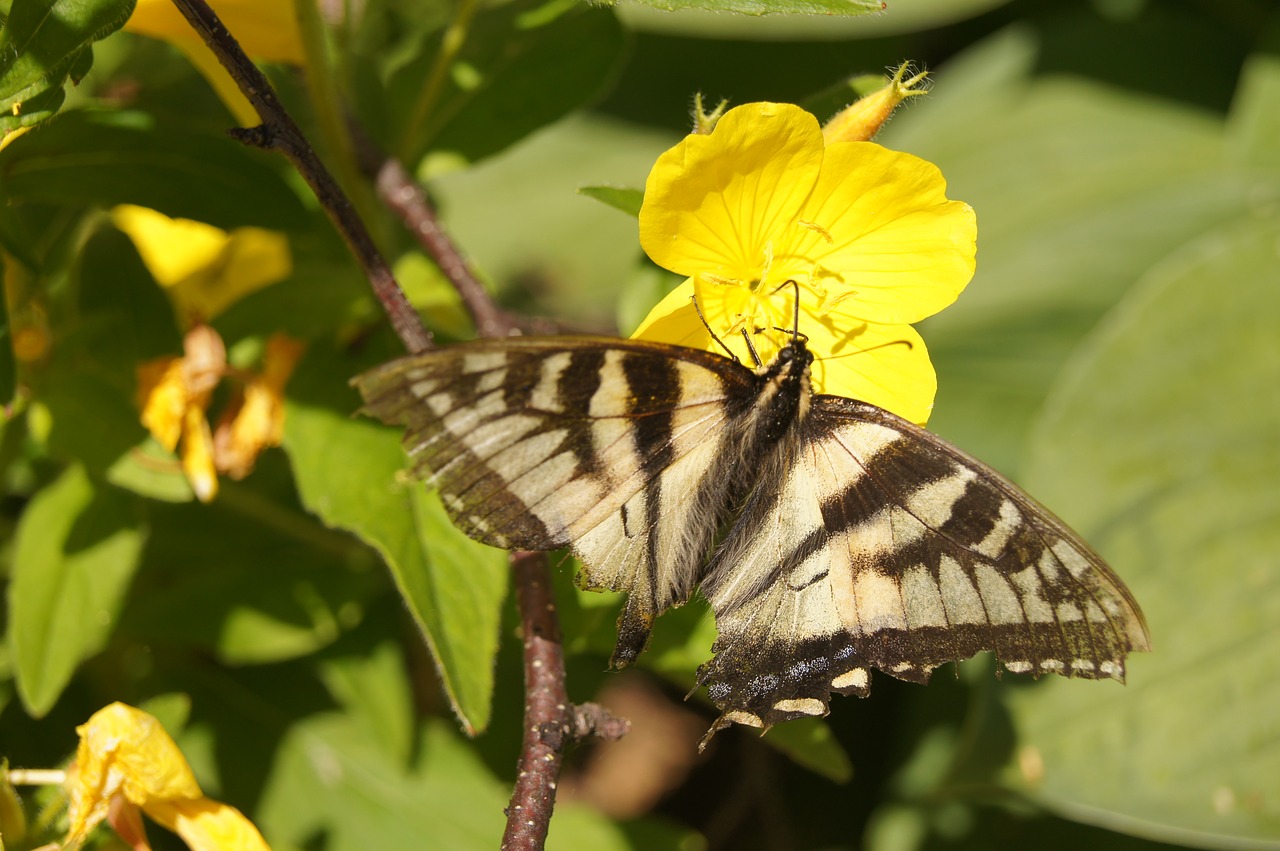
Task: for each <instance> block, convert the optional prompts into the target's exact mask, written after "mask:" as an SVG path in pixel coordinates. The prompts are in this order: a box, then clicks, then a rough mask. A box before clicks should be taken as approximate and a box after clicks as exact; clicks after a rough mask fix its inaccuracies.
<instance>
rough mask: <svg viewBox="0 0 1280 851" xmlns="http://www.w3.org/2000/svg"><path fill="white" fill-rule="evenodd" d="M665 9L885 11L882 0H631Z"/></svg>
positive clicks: (767, 12) (752, 12) (802, 12)
mask: <svg viewBox="0 0 1280 851" xmlns="http://www.w3.org/2000/svg"><path fill="white" fill-rule="evenodd" d="M631 2H633V3H635V4H636V5H640V6H650V7H652V8H654V9H660V10H662V11H664V12H675V11H684V10H687V9H702V10H705V11H708V12H734V13H736V14H739V15H831V16H839V17H846V18H848V17H855V16H857V15H870V14H872V13H875V12H882V11H884V8H885V7H884V3H882V2H881V1H880V0H631Z"/></svg>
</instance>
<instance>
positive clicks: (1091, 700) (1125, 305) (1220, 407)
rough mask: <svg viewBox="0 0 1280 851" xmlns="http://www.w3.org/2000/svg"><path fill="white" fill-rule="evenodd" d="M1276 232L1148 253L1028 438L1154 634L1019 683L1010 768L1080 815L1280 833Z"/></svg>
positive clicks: (1270, 226)
mask: <svg viewBox="0 0 1280 851" xmlns="http://www.w3.org/2000/svg"><path fill="white" fill-rule="evenodd" d="M1278 245H1280V220H1278V219H1276V218H1275V217H1274V216H1272V217H1271V218H1257V219H1252V220H1244V221H1242V222H1239V223H1237V224H1236V225H1234V226H1232V227H1230V228H1224V229H1222V230H1220V231H1217V232H1215V233H1212V234H1208V235H1206V236H1204V237H1202V238H1201V239H1199V240H1197V241H1196V242H1194V243H1192V244H1191V245H1188V246H1186V247H1185V249H1184V250H1182V251H1179V252H1177V253H1176V254H1174V255H1173V256H1171V257H1170V258H1169V259H1168V260H1166V261H1165V262H1164V263H1162V264H1161V265H1160V266H1159V267H1157V268H1156V269H1154V270H1153V271H1152V273H1151V274H1150V275H1149V276H1148V277H1147V278H1146V279H1145V280H1144V281H1143V282H1142V283H1141V284H1140V285H1139V286H1138V287H1136V288H1135V290H1134V291H1133V292H1131V293H1130V294H1129V295H1128V296H1127V297H1126V298H1125V300H1124V301H1123V302H1121V304H1120V305H1119V306H1118V307H1117V308H1116V309H1115V311H1114V312H1113V313H1112V314H1110V315H1109V316H1108V317H1107V321H1106V322H1105V324H1104V325H1103V327H1101V328H1099V330H1098V332H1097V333H1096V334H1095V335H1093V336H1092V337H1090V338H1089V340H1088V342H1087V343H1086V345H1085V346H1083V347H1082V349H1081V350H1080V352H1079V353H1078V354H1077V356H1076V357H1075V358H1074V359H1073V360H1072V362H1071V364H1070V367H1069V369H1068V370H1067V371H1066V373H1065V374H1064V377H1063V380H1062V382H1061V384H1060V385H1059V386H1058V387H1057V388H1056V389H1055V391H1054V393H1053V394H1052V396H1051V397H1050V399H1049V402H1048V403H1047V407H1046V411H1045V414H1044V417H1043V420H1042V422H1041V423H1040V425H1039V427H1038V428H1037V430H1036V432H1035V434H1034V440H1033V442H1032V446H1031V452H1030V455H1029V459H1028V462H1027V468H1028V469H1027V479H1028V482H1029V484H1030V485H1031V487H1032V489H1033V490H1034V492H1035V493H1036V494H1037V495H1038V496H1039V497H1041V498H1042V499H1044V500H1045V501H1046V502H1048V503H1049V504H1051V505H1054V506H1056V507H1057V508H1058V509H1059V510H1060V511H1061V513H1062V514H1063V516H1064V517H1065V519H1066V520H1068V521H1069V522H1072V523H1074V524H1075V525H1076V526H1077V528H1079V529H1080V530H1081V531H1082V532H1083V533H1084V534H1085V537H1086V538H1089V539H1091V540H1092V541H1093V542H1094V543H1095V544H1096V545H1097V546H1098V547H1099V549H1100V550H1101V551H1102V553H1103V554H1104V555H1105V556H1106V557H1107V558H1108V560H1109V561H1110V562H1111V563H1112V564H1113V565H1114V566H1115V567H1116V569H1117V572H1118V573H1119V574H1120V575H1121V576H1122V577H1123V578H1124V580H1125V581H1126V582H1127V583H1128V584H1129V586H1130V588H1131V589H1132V590H1133V593H1134V595H1135V597H1136V598H1137V600H1138V602H1139V604H1140V605H1141V606H1142V608H1143V610H1144V611H1145V613H1146V616H1147V619H1148V622H1149V624H1150V628H1151V636H1152V644H1153V647H1154V649H1153V651H1152V652H1151V653H1150V654H1149V655H1148V654H1139V655H1138V656H1136V657H1134V658H1131V660H1130V665H1129V685H1128V686H1127V687H1121V686H1119V685H1117V684H1114V683H1081V682H1070V681H1066V680H1060V679H1056V678H1049V680H1051V681H1046V682H1042V683H1041V684H1039V685H1037V686H1035V687H1029V688H1017V689H1009V690H1008V694H1007V698H1008V701H1009V705H1010V706H1011V708H1012V711H1013V713H1014V717H1015V719H1016V723H1017V728H1018V732H1019V737H1020V746H1021V755H1020V758H1019V760H1018V763H1019V765H1020V766H1021V771H1020V772H1011V776H1010V778H1009V780H1010V782H1012V783H1015V784H1017V785H1018V786H1020V787H1022V788H1025V789H1026V790H1027V791H1028V792H1030V793H1031V794H1033V795H1035V796H1036V797H1037V798H1039V799H1041V800H1043V801H1044V802H1046V803H1047V804H1049V805H1050V806H1051V807H1053V808H1054V809H1056V810H1058V811H1059V812H1061V813H1063V814H1065V815H1068V816H1069V817H1071V818H1075V819H1078V820H1081V821H1089V822H1093V823H1095V824H1101V825H1104V826H1107V827H1110V828H1112V829H1118V830H1124V831H1127V832H1132V833H1137V834H1141V835H1145V836H1149V837H1154V838H1159V839H1164V840H1167V841H1171V842H1178V843H1185V844H1187V845H1198V846H1204V847H1218V848H1227V847H1257V848H1262V847H1280V840H1278V839H1277V837H1280V799H1277V798H1276V796H1275V794H1274V790H1275V788H1276V787H1275V782H1276V776H1277V771H1278V770H1280V679H1277V678H1276V676H1275V672H1276V671H1277V670H1280V643H1278V642H1277V641H1276V624H1277V623H1280V572H1278V571H1277V569H1276V553H1277V552H1280V488H1277V486H1276V483H1277V482H1278V481H1280V440H1277V437H1278V436H1280V394H1277V393H1276V392H1275V388H1277V387H1280V334H1277V333H1276V316H1277V315H1280V278H1277V275H1276V258H1277V246H1278ZM1249 843H1253V844H1249Z"/></svg>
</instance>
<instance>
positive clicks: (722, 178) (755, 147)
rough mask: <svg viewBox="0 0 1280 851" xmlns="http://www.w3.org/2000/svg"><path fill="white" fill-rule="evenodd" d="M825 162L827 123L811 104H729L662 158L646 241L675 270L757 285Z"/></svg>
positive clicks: (650, 185)
mask: <svg viewBox="0 0 1280 851" xmlns="http://www.w3.org/2000/svg"><path fill="white" fill-rule="evenodd" d="M821 164H822V131H821V129H820V128H819V127H818V122H817V119H815V118H814V117H813V116H812V115H810V114H809V113H807V112H805V111H804V110H803V109H800V108H799V107H797V106H792V105H790V104H774V103H754V104H748V105H746V106H740V107H737V108H735V109H731V110H729V111H728V112H727V113H725V115H724V116H723V117H722V118H721V119H720V120H719V122H717V124H716V127H715V130H714V131H712V133H711V134H710V135H707V136H699V135H693V136H687V137H685V139H684V141H682V142H680V143H679V144H678V145H676V146H675V147H674V148H672V149H671V150H669V151H667V152H666V153H664V154H663V155H662V156H661V157H659V158H658V162H657V163H656V164H655V165H654V167H653V171H652V172H650V174H649V179H648V181H647V182H646V183H645V198H644V206H643V207H642V208H641V210H640V244H641V245H642V246H643V247H644V250H645V252H646V253H647V254H648V255H649V256H650V257H651V258H652V259H653V261H654V262H655V263H657V264H658V265H659V266H663V267H664V268H667V269H670V270H671V271H673V272H676V273H677V274H681V275H695V274H708V273H710V274H714V275H717V276H722V277H724V278H726V279H732V280H736V281H739V282H740V283H743V284H752V283H755V282H756V281H758V280H759V279H760V278H761V277H762V276H763V275H764V274H765V273H766V272H767V270H768V266H769V256H770V254H771V252H772V250H773V244H774V243H775V242H776V241H778V240H779V239H781V238H783V237H785V236H787V235H788V234H789V232H790V230H791V229H793V228H794V227H795V225H794V222H795V219H796V216H797V214H798V213H799V211H800V209H801V207H802V206H803V205H804V202H805V199H806V198H808V196H809V191H810V189H811V188H812V187H813V184H814V182H815V181H816V180H817V178H818V171H819V168H820V167H821ZM780 282H781V281H779V283H780Z"/></svg>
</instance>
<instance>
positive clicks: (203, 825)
mask: <svg viewBox="0 0 1280 851" xmlns="http://www.w3.org/2000/svg"><path fill="white" fill-rule="evenodd" d="M143 811H144V812H145V813H146V814H147V815H149V816H151V818H153V819H155V820H156V821H157V822H158V823H160V824H162V825H164V826H165V827H167V828H169V829H170V830H172V831H173V832H174V833H176V834H178V835H179V836H181V837H182V839H183V841H185V842H186V843H187V845H188V846H189V847H190V848H191V849H192V851H271V848H270V846H269V845H267V842H266V840H265V839H263V838H262V834H261V833H259V832H258V828H256V827H254V824H253V822H251V821H249V819H247V818H245V816H244V814H243V813H241V812H240V811H239V810H237V809H236V808H235V807H233V806H231V805H229V804H221V803H218V802H217V801H214V800H211V799H209V798H201V799H199V800H196V801H153V802H151V803H150V804H147V805H146V806H144V807H143Z"/></svg>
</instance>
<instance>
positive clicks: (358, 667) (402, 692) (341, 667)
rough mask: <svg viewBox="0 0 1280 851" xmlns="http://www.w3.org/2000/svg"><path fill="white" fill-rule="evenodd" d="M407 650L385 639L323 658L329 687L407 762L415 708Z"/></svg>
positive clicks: (382, 745) (389, 751) (390, 752)
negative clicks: (363, 650) (357, 651)
mask: <svg viewBox="0 0 1280 851" xmlns="http://www.w3.org/2000/svg"><path fill="white" fill-rule="evenodd" d="M404 674H405V659H404V654H403V653H401V652H400V646H399V644H397V643H396V642H395V641H382V642H380V643H378V644H377V645H375V646H373V647H371V648H369V650H368V651H367V652H366V653H364V654H361V655H354V654H339V655H336V656H335V657H334V658H330V659H326V660H324V661H323V662H322V663H321V664H320V676H321V678H322V679H323V680H324V684H325V686H326V687H327V688H328V689H329V692H330V693H331V694H332V695H333V697H334V699H335V700H337V701H338V702H339V703H340V704H342V705H343V706H344V707H346V709H347V716H348V717H349V718H351V720H352V722H353V723H355V724H358V725H360V726H361V727H362V728H363V730H364V732H365V734H366V735H367V736H369V737H370V738H372V739H373V740H374V741H376V742H377V743H378V746H379V749H380V750H381V751H382V752H383V753H384V754H386V755H387V756H389V757H391V758H392V759H393V760H395V761H396V762H397V763H399V764H401V765H406V764H408V762H409V759H410V757H411V756H412V754H413V746H414V741H413V738H414V726H415V712H414V706H413V694H412V693H411V692H410V688H409V681H408V679H407V678H406V677H405V675H404Z"/></svg>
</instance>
